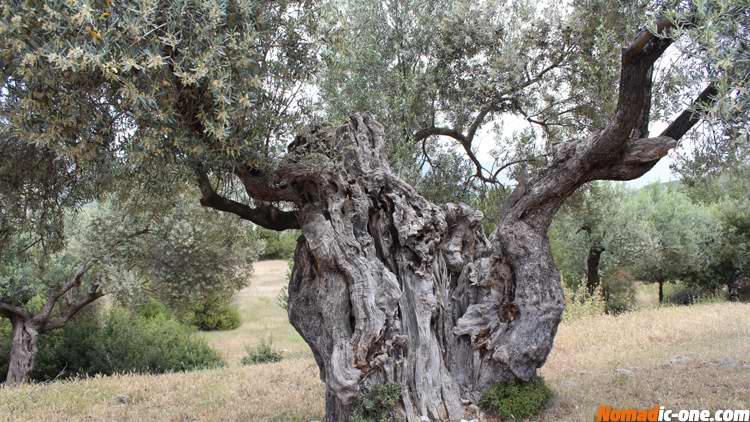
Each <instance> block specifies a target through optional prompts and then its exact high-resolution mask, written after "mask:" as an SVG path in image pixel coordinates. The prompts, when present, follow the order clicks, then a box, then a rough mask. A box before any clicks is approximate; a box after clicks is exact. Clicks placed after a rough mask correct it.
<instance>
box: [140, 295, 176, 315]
mask: <svg viewBox="0 0 750 422" xmlns="http://www.w3.org/2000/svg"><path fill="white" fill-rule="evenodd" d="M136 312H137V313H138V315H140V316H142V317H144V318H147V319H151V318H171V317H172V316H173V314H172V311H171V310H170V309H169V307H168V306H167V305H165V304H164V303H162V302H160V301H158V300H156V299H154V298H148V300H147V301H146V302H145V303H143V304H141V305H139V306H137V307H136Z"/></svg>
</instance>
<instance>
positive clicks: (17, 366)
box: [5, 317, 39, 385]
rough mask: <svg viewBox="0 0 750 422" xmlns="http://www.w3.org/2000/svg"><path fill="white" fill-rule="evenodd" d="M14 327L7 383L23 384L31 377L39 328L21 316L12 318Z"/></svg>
mask: <svg viewBox="0 0 750 422" xmlns="http://www.w3.org/2000/svg"><path fill="white" fill-rule="evenodd" d="M11 325H12V327H13V331H12V337H13V338H12V340H11V349H10V357H9V361H8V374H7V376H6V378H5V382H6V384H9V385H15V384H23V383H26V382H28V381H29V379H30V378H31V371H32V370H33V369H34V360H35V359H36V354H37V343H38V339H39V329H38V327H36V326H35V325H34V324H33V323H32V322H31V321H28V320H26V319H24V318H21V317H13V318H11Z"/></svg>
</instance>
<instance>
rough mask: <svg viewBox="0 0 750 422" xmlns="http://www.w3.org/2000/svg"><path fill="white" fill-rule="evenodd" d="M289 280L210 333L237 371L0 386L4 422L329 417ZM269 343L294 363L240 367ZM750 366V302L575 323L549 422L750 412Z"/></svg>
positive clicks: (253, 290) (558, 366) (557, 366)
mask: <svg viewBox="0 0 750 422" xmlns="http://www.w3.org/2000/svg"><path fill="white" fill-rule="evenodd" d="M285 275H286V263H285V262H284V261H271V262H266V263H260V264H259V265H258V267H257V271H256V274H255V276H254V278H253V284H252V286H251V287H250V288H248V289H247V290H245V291H243V292H242V294H241V295H240V297H239V298H238V304H239V305H240V306H241V308H242V315H243V325H242V327H240V328H239V329H238V330H235V331H231V332H226V333H210V334H207V335H206V337H207V338H208V339H209V341H210V342H211V343H212V344H213V345H214V346H215V347H217V348H220V349H221V351H222V353H223V354H224V355H225V357H226V358H227V359H228V360H229V361H230V363H231V364H233V365H232V366H230V367H228V368H225V369H220V370H208V371H198V372H191V373H184V374H168V375H160V376H148V375H121V376H114V377H101V378H92V379H83V380H75V381H67V382H55V383H50V384H44V385H32V386H24V387H20V388H5V389H2V388H0V421H4V420H8V421H45V422H49V421H71V420H74V421H79V420H86V421H274V420H276V421H287V420H290V421H294V420H304V421H307V420H310V419H318V418H320V417H321V416H322V414H323V411H324V409H323V396H324V389H323V385H322V384H321V383H320V381H319V380H318V371H317V367H316V366H315V363H314V361H313V360H312V358H311V357H310V353H309V351H307V349H306V346H305V345H304V343H303V342H302V340H301V339H300V338H299V337H298V336H297V335H296V333H294V331H293V329H292V328H291V327H289V325H288V323H287V322H286V316H285V313H284V311H283V310H282V309H280V308H278V306H276V301H275V297H276V295H277V293H278V290H279V288H280V286H281V283H282V282H283V280H284V279H285ZM269 334H273V338H274V345H275V346H276V347H278V348H281V349H285V350H286V351H287V353H286V356H287V358H286V359H285V360H284V361H282V362H280V363H277V364H266V365H257V366H251V367H241V366H238V365H237V362H238V361H239V358H240V357H241V356H242V355H243V354H244V345H245V344H254V343H256V342H258V341H259V339H260V338H262V337H263V336H267V335H269ZM676 357H679V358H678V359H676V360H675V363H670V360H673V359H674V358H676ZM749 357H750V305H748V304H729V303H721V304H706V305H695V306H691V307H664V308H655V309H643V310H640V311H638V312H632V313H628V314H625V315H621V316H618V317H609V316H605V317H596V318H591V319H584V320H577V321H573V322H570V323H564V324H563V325H561V327H560V330H559V333H558V335H557V338H556V340H555V348H554V350H553V351H552V354H551V355H550V357H549V361H548V363H547V365H546V366H545V367H544V368H543V369H542V375H543V376H544V377H545V378H546V379H547V381H548V382H549V384H550V385H551V387H552V388H553V390H554V391H555V393H556V396H555V399H554V401H553V403H552V405H551V406H550V407H549V409H547V411H546V412H545V413H544V415H543V416H542V418H541V419H540V420H542V421H591V420H592V418H593V414H594V410H595V409H596V407H597V406H598V405H599V404H600V403H607V404H610V405H613V406H623V407H624V406H643V407H646V406H652V405H654V404H656V403H659V404H662V405H665V406H669V407H672V408H683V407H684V408H695V407H697V408H703V407H705V408H710V409H714V408H750V361H749V360H748V359H750V358H749ZM678 361H679V362H678ZM618 369H619V370H620V371H619V372H618V371H617V370H618ZM623 370H625V371H623ZM621 372H625V373H624V374H623V373H621ZM118 394H127V395H128V396H129V397H130V400H131V401H130V403H128V404H121V403H118V402H117V401H115V400H114V396H116V395H118Z"/></svg>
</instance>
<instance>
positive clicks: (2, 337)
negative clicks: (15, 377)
mask: <svg viewBox="0 0 750 422" xmlns="http://www.w3.org/2000/svg"><path fill="white" fill-rule="evenodd" d="M11 331H12V327H11V325H10V321H9V320H8V319H6V318H0V382H3V381H5V376H6V375H7V374H8V358H9V357H10V342H11V336H12V333H11Z"/></svg>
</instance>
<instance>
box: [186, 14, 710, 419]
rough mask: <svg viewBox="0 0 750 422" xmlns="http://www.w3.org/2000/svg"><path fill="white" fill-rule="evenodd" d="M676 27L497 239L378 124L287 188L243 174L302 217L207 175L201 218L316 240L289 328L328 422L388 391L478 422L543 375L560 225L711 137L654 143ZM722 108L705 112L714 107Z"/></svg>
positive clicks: (639, 55) (640, 47)
mask: <svg viewBox="0 0 750 422" xmlns="http://www.w3.org/2000/svg"><path fill="white" fill-rule="evenodd" d="M670 27H671V24H669V23H667V22H661V23H660V25H658V26H657V28H658V31H659V32H660V34H659V35H660V36H657V35H656V34H651V33H649V32H648V31H644V32H641V33H640V34H639V35H638V37H637V38H636V40H635V41H634V42H633V43H632V44H631V45H630V46H629V47H627V48H625V49H624V50H623V53H622V72H621V77H620V87H619V98H618V106H617V110H616V112H615V114H614V115H613V116H612V119H611V121H610V123H609V124H608V125H607V126H606V127H605V128H603V129H602V130H601V131H598V132H595V133H593V134H592V135H591V137H590V138H589V139H587V140H586V141H584V142H579V143H572V142H571V143H564V144H562V145H560V146H557V147H555V148H554V149H553V151H552V153H551V156H552V158H551V160H550V162H549V163H548V164H549V165H548V167H547V168H546V169H545V170H544V171H542V172H541V173H539V174H538V175H537V176H536V177H534V178H532V179H531V180H529V181H528V182H525V183H519V185H518V186H517V188H516V189H515V191H514V192H513V194H512V195H511V196H510V198H509V199H508V201H507V202H506V203H505V204H504V205H503V206H502V209H503V216H502V218H501V220H500V221H499V222H498V225H497V229H496V231H495V232H494V233H493V234H492V235H491V236H490V237H489V238H487V237H486V236H485V234H484V233H482V229H481V227H482V226H481V219H482V215H481V213H479V212H478V211H476V210H473V209H471V208H469V207H468V206H466V205H463V204H446V205H444V206H437V205H435V204H432V203H430V202H429V201H427V200H425V199H424V198H423V197H421V196H420V195H419V194H418V193H417V192H416V191H415V190H414V189H413V188H412V187H411V186H409V185H408V184H406V183H404V182H403V181H401V180H399V179H398V178H397V177H396V176H395V175H394V174H393V173H392V172H391V170H390V167H389V165H388V162H387V159H386V156H385V154H384V152H383V142H384V140H383V128H382V127H381V126H380V125H379V124H378V123H377V122H375V121H373V120H372V119H371V118H370V117H369V116H367V115H353V116H352V117H351V118H350V120H349V121H348V122H347V123H345V124H344V125H342V126H340V127H316V128H313V129H310V130H308V131H307V133H305V134H302V135H300V136H298V137H297V138H296V139H295V141H294V142H293V143H292V144H291V145H290V146H289V153H288V154H287V156H286V158H285V162H284V164H283V165H282V166H281V168H280V169H279V170H278V171H277V172H276V174H275V175H274V176H273V177H269V176H268V175H265V174H261V175H260V176H259V175H258V174H257V173H258V172H257V171H252V169H249V168H248V169H242V168H240V169H239V170H237V171H236V172H235V173H236V175H237V176H238V177H239V178H240V179H241V180H242V182H243V184H244V185H245V189H246V191H247V193H248V195H249V196H250V197H252V198H255V199H258V200H260V201H291V202H293V203H294V204H295V205H296V211H281V210H278V209H273V208H269V206H267V205H258V204H256V208H251V207H250V206H249V205H245V204H241V203H238V202H234V201H231V200H228V199H226V198H222V197H220V196H219V195H218V194H217V193H216V192H215V191H214V190H213V189H212V188H211V185H210V183H209V182H208V177H207V175H205V173H202V172H201V170H200V169H197V170H196V173H197V175H198V181H199V185H200V187H201V192H202V194H203V199H202V201H201V203H202V204H204V205H206V206H211V207H214V208H217V209H220V210H223V211H227V212H233V213H235V214H237V215H239V216H240V217H242V218H246V219H249V220H251V221H254V222H256V223H257V224H260V225H263V226H264V227H268V228H272V229H279V228H285V227H296V226H299V228H300V229H301V230H302V233H303V237H301V238H300V240H299V242H298V244H297V249H296V252H295V265H294V268H293V271H292V279H291V281H290V286H289V318H290V321H291V322H292V324H293V325H294V327H295V328H296V329H297V331H298V332H299V333H300V334H301V335H302V337H303V338H304V339H305V341H306V342H307V343H308V344H309V345H310V347H311V349H312V351H313V354H314V356H315V359H316V362H317V364H318V367H319V368H320V375H321V378H322V380H323V381H324V382H325V384H326V420H327V421H331V422H333V421H347V420H349V419H350V418H351V416H352V415H351V413H352V406H353V404H354V402H355V400H356V399H357V397H358V396H359V395H360V394H362V393H363V392H364V391H367V390H368V389H370V388H371V387H372V386H374V385H378V384H385V383H394V384H397V385H399V386H400V388H401V400H400V404H399V409H397V411H398V413H399V414H400V415H402V416H403V418H404V419H406V420H407V421H409V422H413V421H420V422H421V420H423V418H424V417H427V418H429V419H430V420H440V421H447V420H451V421H453V420H458V419H460V418H463V417H467V416H469V417H471V416H474V415H471V414H470V412H471V409H472V406H470V405H471V404H473V403H476V402H477V401H478V399H479V397H480V396H481V394H482V392H483V391H484V390H486V389H487V388H488V387H489V386H490V385H492V384H493V383H496V382H500V381H507V380H511V379H521V380H528V379H530V378H532V377H533V376H534V375H535V373H536V370H537V368H539V367H541V366H542V365H543V364H544V362H545V360H546V358H547V355H548V354H549V352H550V350H551V348H552V342H553V339H554V336H555V333H556V330H557V326H558V324H559V322H560V318H561V314H562V310H563V295H562V290H561V288H560V276H559V273H558V271H557V268H556V267H555V263H554V261H553V259H552V255H551V252H550V245H549V239H548V238H547V229H548V227H549V225H550V222H551V220H552V217H553V216H554V214H555V212H556V211H557V210H558V209H559V207H560V206H561V205H562V203H563V201H565V199H566V198H567V197H569V196H570V195H571V194H572V193H573V192H575V190H576V189H578V188H579V187H580V186H581V185H583V184H585V183H587V182H590V181H593V180H598V179H604V180H629V179H634V178H636V177H639V176H641V175H642V174H644V173H645V172H646V171H648V170H649V169H651V167H653V166H654V165H655V164H656V162H657V161H658V160H659V159H661V158H662V157H663V156H664V155H665V154H666V153H667V152H668V150H669V149H670V148H672V147H674V146H675V145H676V141H677V139H678V138H679V137H681V136H682V135H683V134H684V133H685V132H687V131H688V130H689V129H690V128H691V127H692V126H693V125H694V124H695V123H696V122H697V121H698V120H697V119H698V115H697V114H695V113H693V112H692V111H691V112H687V113H683V115H684V116H686V117H684V118H680V121H679V122H678V123H677V124H675V125H672V126H670V128H669V129H668V130H667V131H665V133H663V134H662V135H661V136H657V137H653V138H649V137H648V135H647V133H646V128H647V123H648V116H649V108H650V104H651V76H652V67H653V64H654V62H655V61H656V59H657V58H658V57H659V56H660V55H661V54H662V53H663V52H664V50H665V49H666V48H667V47H668V46H669V44H670V43H671V40H670V39H669V38H668V37H665V36H664V35H667V32H668V31H669V28H670ZM711 92H712V91H711V90H710V89H709V90H707V91H705V93H704V94H705V95H701V96H700V97H699V98H698V99H697V100H696V102H697V103H699V105H705V104H710V103H711V102H712V101H714V100H715V99H714V98H713V96H712V95H711ZM261 176H262V177H261ZM256 184H257V185H256ZM256 191H260V193H261V194H262V195H261V196H258V195H256V193H257V192H256Z"/></svg>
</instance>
